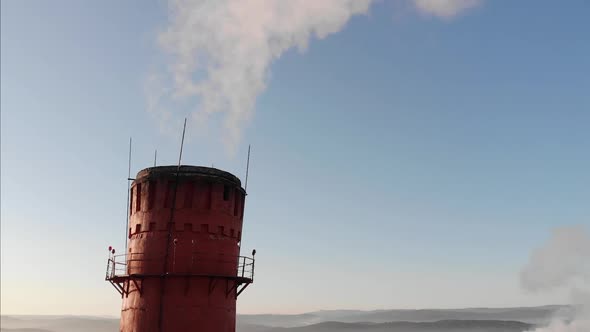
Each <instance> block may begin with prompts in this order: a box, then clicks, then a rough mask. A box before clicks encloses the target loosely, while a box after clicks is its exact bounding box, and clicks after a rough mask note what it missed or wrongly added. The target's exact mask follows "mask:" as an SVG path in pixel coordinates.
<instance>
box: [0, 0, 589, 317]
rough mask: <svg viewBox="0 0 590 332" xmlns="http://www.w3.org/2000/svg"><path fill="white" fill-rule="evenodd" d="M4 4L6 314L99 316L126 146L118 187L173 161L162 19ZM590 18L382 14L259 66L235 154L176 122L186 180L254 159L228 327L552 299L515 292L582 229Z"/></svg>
mask: <svg viewBox="0 0 590 332" xmlns="http://www.w3.org/2000/svg"><path fill="white" fill-rule="evenodd" d="M1 9H2V20H1V24H2V26H1V28H2V30H1V31H2V41H1V43H2V45H1V46H2V48H1V52H2V54H1V66H2V81H1V111H2V114H1V120H2V123H1V130H2V132H1V138H2V142H1V148H2V155H1V157H2V169H1V175H2V184H1V190H2V191H1V195H2V196H1V203H2V210H1V218H2V230H1V237H2V238H1V239H2V244H1V246H2V253H1V255H2V278H1V283H2V294H1V296H2V313H3V314H11V313H20V314H100V315H102V314H109V315H111V314H112V315H115V314H117V313H118V311H119V309H120V298H119V297H118V296H117V294H116V292H115V291H114V290H113V289H112V288H111V286H110V285H109V284H108V283H106V282H105V281H104V266H105V264H106V247H108V246H109V245H114V246H116V247H122V245H123V238H124V227H125V226H124V224H125V215H124V214H125V207H126V192H125V190H126V181H125V178H126V176H127V174H126V173H127V148H128V147H127V143H128V139H129V136H133V139H134V149H133V166H132V170H133V172H137V171H138V170H140V169H142V168H144V167H149V166H150V165H151V164H152V162H153V151H154V149H158V159H159V160H158V163H159V164H173V163H175V162H176V160H177V154H178V145H179V140H180V132H178V133H177V134H175V135H170V134H167V133H165V132H163V131H162V130H161V127H162V126H161V123H159V122H158V121H157V119H156V118H155V117H154V116H153V115H152V114H149V113H148V112H147V111H146V108H147V107H146V96H145V92H144V84H145V81H146V77H147V76H148V75H149V73H150V72H151V70H152V69H153V68H154V67H155V66H156V67H157V66H158V64H159V63H160V61H162V57H161V52H160V50H159V48H158V47H156V46H155V39H156V33H157V31H158V29H161V28H162V27H163V26H165V24H166V20H167V11H166V4H165V3H164V2H152V3H147V2H144V1H127V2H117V1H101V2H95V3H89V2H84V3H82V2H77V1H57V2H47V1H26V2H25V1H3V2H2V8H1ZM589 10H590V4H589V3H588V2H586V1H582V0H572V1H567V2H561V1H548V0H543V1H538V0H534V1H533V0H528V1H519V2H510V3H509V2H506V1H494V2H492V1H485V2H482V3H481V4H480V5H479V6H478V7H477V8H473V9H470V10H468V11H466V12H465V13H463V14H462V15H458V16H456V17H453V18H452V19H440V18H437V17H433V16H427V15H420V14H417V13H415V12H412V11H408V10H400V8H399V6H396V5H394V3H392V2H378V3H376V4H374V5H373V6H372V7H371V8H370V11H369V15H360V16H354V17H352V19H351V20H350V21H349V22H348V24H347V25H346V26H345V27H344V28H343V29H342V30H341V31H340V32H338V33H335V34H333V35H330V36H328V37H327V38H325V39H322V40H315V39H314V40H312V41H311V42H310V45H309V48H308V49H307V51H306V52H304V53H301V52H298V51H297V50H295V49H292V50H289V51H287V52H286V53H285V54H283V56H282V57H280V58H279V59H278V60H277V61H275V62H274V63H273V64H272V66H271V68H270V70H271V76H270V79H269V81H268V82H267V89H266V90H265V91H264V92H263V93H262V94H261V95H260V96H259V98H258V99H257V102H256V107H255V113H254V115H253V117H252V118H251V120H250V122H249V123H248V124H247V125H245V126H244V130H243V133H242V138H241V140H240V141H239V144H238V145H237V150H236V153H235V155H234V156H231V155H228V153H226V150H225V148H224V146H223V144H222V143H221V142H220V140H219V137H218V136H219V135H220V134H219V133H218V132H216V130H214V129H213V130H210V131H209V133H208V134H206V135H200V134H199V133H198V132H197V131H198V130H199V129H198V128H196V127H191V126H189V128H188V137H187V142H186V145H185V154H184V156H183V160H184V163H186V164H202V165H211V164H214V165H215V167H219V168H223V169H226V170H228V171H231V172H234V173H235V174H236V175H238V176H240V177H242V178H243V175H244V173H245V159H246V151H247V146H248V144H252V146H253V150H252V161H251V169H250V176H251V177H250V179H249V186H248V193H249V196H248V200H247V205H246V214H245V229H244V239H243V248H244V249H245V250H246V251H247V252H249V251H250V249H251V248H256V249H257V252H258V254H257V258H258V260H257V274H256V276H257V279H256V283H255V284H254V286H253V287H251V288H249V289H248V290H247V291H246V292H245V293H244V294H243V295H241V297H240V299H239V301H238V310H239V311H240V312H244V313H254V312H284V313H290V312H303V311H308V310H316V309H343V308H350V309H377V308H432V307H467V306H517V305H537V304H548V303H557V302H564V301H566V295H565V292H559V291H557V292H555V293H550V294H526V293H525V292H523V291H521V290H520V287H519V284H518V275H519V271H520V269H521V267H522V266H523V265H524V264H525V263H526V261H527V259H528V256H529V254H530V252H531V251H532V250H533V249H534V248H535V247H537V246H538V245H539V244H540V243H542V242H543V241H544V240H545V239H547V238H548V237H549V234H550V232H551V230H552V229H554V228H555V227H558V226H561V225H571V224H585V225H590V204H588V202H589V198H590V172H588V170H589V169H590V153H589V151H590V76H589V75H588V73H589V72H590V40H589V37H588V31H590V23H589V22H588V20H587V13H588V11H589ZM183 112H185V110H179V111H178V112H176V113H175V114H176V115H177V116H178V117H179V118H182V117H183V116H185V114H184V113H183ZM180 129H181V128H178V131H180Z"/></svg>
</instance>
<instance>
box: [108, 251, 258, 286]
mask: <svg viewBox="0 0 590 332" xmlns="http://www.w3.org/2000/svg"><path fill="white" fill-rule="evenodd" d="M164 260H165V257H164V256H161V257H160V256H155V257H154V256H147V255H145V254H144V253H130V254H119V255H111V254H110V255H109V258H108V260H107V269H106V277H105V279H107V280H111V279H114V278H116V277H124V276H129V275H134V274H151V275H156V274H159V275H162V274H167V275H217V276H223V277H239V278H244V279H250V282H252V281H253V280H254V258H251V257H246V256H227V255H219V256H217V257H215V256H211V255H210V254H207V253H203V252H195V253H192V254H191V255H189V257H187V256H183V257H177V256H176V255H171V256H170V257H169V258H168V262H167V263H166V268H164Z"/></svg>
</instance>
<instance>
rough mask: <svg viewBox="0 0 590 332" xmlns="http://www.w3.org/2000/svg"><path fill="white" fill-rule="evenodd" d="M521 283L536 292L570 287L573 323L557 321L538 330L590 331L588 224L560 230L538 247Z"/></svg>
mask: <svg viewBox="0 0 590 332" xmlns="http://www.w3.org/2000/svg"><path fill="white" fill-rule="evenodd" d="M521 285H522V287H523V288H524V289H526V290H528V291H533V292H542V291H549V290H553V289H556V288H562V289H569V290H570V292H571V293H572V304H574V305H576V308H577V309H576V310H577V312H576V316H575V319H574V320H573V321H571V322H563V321H561V320H555V321H554V322H552V324H551V325H550V326H548V327H545V328H539V329H537V330H535V332H582V331H590V293H589V292H588V291H589V290H590V233H589V231H588V229H587V228H586V227H584V226H572V227H562V228H558V229H556V230H555V231H554V232H553V234H552V236H551V238H550V239H549V241H548V242H547V243H546V244H545V245H543V246H542V247H540V248H538V249H536V250H535V251H534V252H533V253H532V255H531V257H530V260H529V262H528V264H527V265H526V266H525V268H524V269H523V270H522V272H521Z"/></svg>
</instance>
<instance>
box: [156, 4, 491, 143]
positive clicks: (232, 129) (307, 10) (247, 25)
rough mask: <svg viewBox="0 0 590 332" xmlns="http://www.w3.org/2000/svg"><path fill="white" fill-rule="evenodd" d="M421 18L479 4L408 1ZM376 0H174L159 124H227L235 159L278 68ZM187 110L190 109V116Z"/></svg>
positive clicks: (163, 38)
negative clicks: (185, 116) (185, 119)
mask: <svg viewBox="0 0 590 332" xmlns="http://www.w3.org/2000/svg"><path fill="white" fill-rule="evenodd" d="M402 1H405V3H406V4H408V5H411V6H412V7H414V8H415V9H416V10H418V11H419V12H425V13H429V14H431V15H435V16H438V17H443V18H449V17H452V16H455V15H456V14H458V13H459V12H461V11H464V10H466V9H469V8H472V7H474V6H475V5H477V4H478V3H479V2H480V0H402ZM373 2H374V1H373V0H168V4H169V22H168V23H167V25H166V27H165V28H164V29H163V31H161V33H160V34H159V38H158V41H159V46H160V47H161V49H162V50H163V51H164V53H165V54H166V56H167V57H169V58H167V59H168V62H167V65H166V67H167V68H166V70H164V73H158V74H156V75H152V76H151V77H150V79H149V82H148V84H149V86H148V91H147V94H148V100H147V104H148V109H149V110H151V111H152V112H154V113H155V115H156V116H157V117H158V118H159V120H160V121H170V120H174V119H173V117H174V113H175V112H173V111H172V109H175V110H176V112H180V111H179V110H178V109H179V108H181V109H183V110H184V111H185V112H186V111H188V112H190V114H191V115H190V118H191V123H193V124H201V125H203V126H202V128H201V129H203V130H206V129H207V127H208V124H209V122H210V121H212V120H211V118H212V117H215V119H216V120H219V119H220V118H221V121H222V127H223V129H222V130H223V132H222V133H220V135H219V136H220V137H221V138H222V140H223V141H224V143H225V145H226V147H228V150H229V152H230V153H231V152H232V151H233V150H234V149H235V148H236V145H237V144H238V143H239V140H240V138H241V132H242V128H243V127H244V125H245V124H247V123H248V121H249V119H250V118H251V116H252V114H253V110H254V107H255V103H256V98H257V97H258V96H259V95H260V94H261V93H262V92H263V91H264V90H265V88H266V84H267V79H268V76H269V68H270V65H271V64H272V62H273V61H274V60H276V59H278V58H280V57H281V55H282V54H284V53H285V52H286V51H287V50H289V49H292V48H297V49H299V50H300V51H304V50H305V49H306V48H307V45H308V43H309V41H310V40H311V39H312V38H317V39H322V38H325V37H327V36H329V35H331V34H334V33H336V32H338V31H340V30H342V29H343V27H344V26H345V25H346V23H347V22H348V21H349V20H350V18H351V17H353V16H354V15H362V14H367V13H368V11H369V8H370V6H371V4H372V3H373ZM185 108H188V110H187V109H185Z"/></svg>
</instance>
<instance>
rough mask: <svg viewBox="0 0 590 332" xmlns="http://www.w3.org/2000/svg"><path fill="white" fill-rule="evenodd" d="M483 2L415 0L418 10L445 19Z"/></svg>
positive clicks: (470, 0) (479, 0)
mask: <svg viewBox="0 0 590 332" xmlns="http://www.w3.org/2000/svg"><path fill="white" fill-rule="evenodd" d="M481 3H482V0H414V5H415V6H416V9H418V11H420V12H422V13H424V14H427V15H434V16H437V17H440V18H444V19H450V18H453V17H455V16H457V15H459V14H460V13H462V12H464V11H466V10H468V9H471V8H475V7H477V6H479V5H481Z"/></svg>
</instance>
